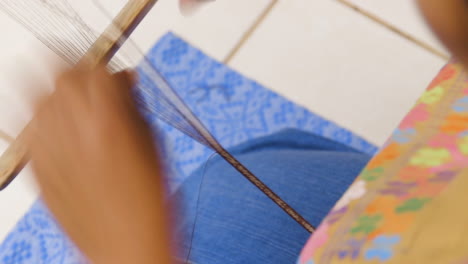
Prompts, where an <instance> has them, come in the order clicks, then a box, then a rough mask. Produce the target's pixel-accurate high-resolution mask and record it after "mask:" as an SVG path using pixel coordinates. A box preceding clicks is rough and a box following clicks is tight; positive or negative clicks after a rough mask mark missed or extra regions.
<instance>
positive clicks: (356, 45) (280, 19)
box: [0, 0, 446, 240]
mask: <svg viewBox="0 0 468 264" xmlns="http://www.w3.org/2000/svg"><path fill="white" fill-rule="evenodd" d="M102 1H103V2H104V3H105V5H108V3H110V2H109V1H110V0H102ZM112 1H114V0H112ZM119 1H120V3H124V1H125V0H119ZM273 1H274V0H236V1H229V0H217V1H216V2H214V3H212V4H210V5H208V6H206V7H205V8H204V9H203V10H201V11H200V12H198V13H197V14H195V15H194V16H192V17H190V18H186V17H182V16H180V14H179V13H178V10H177V6H176V1H175V0H161V1H160V3H158V4H157V5H156V7H155V9H154V10H153V12H152V13H151V14H150V16H149V17H148V19H146V20H145V21H144V23H143V24H142V26H141V27H140V28H139V29H138V30H137V31H136V32H135V35H134V39H135V41H136V42H137V43H138V45H139V46H141V47H142V48H143V49H144V50H147V49H149V48H150V47H151V45H152V44H153V43H154V42H155V41H156V40H157V39H158V38H159V37H160V36H161V35H162V34H164V33H165V32H167V31H168V30H172V31H174V32H176V33H177V34H179V35H180V36H182V37H183V38H185V39H186V40H188V41H189V42H190V43H192V44H194V45H195V46H197V47H199V48H201V49H202V50H203V51H205V52H206V53H208V54H209V55H210V56H213V57H214V58H216V59H218V60H225V59H226V58H228V57H229V55H233V56H232V57H230V59H229V60H228V61H227V62H228V64H229V65H231V66H232V67H234V68H235V69H237V70H239V71H241V72H242V73H243V74H245V75H247V76H250V77H252V78H254V79H256V80H258V81H260V82H261V83H263V84H265V85H266V86H268V87H270V88H272V89H273V90H275V91H277V92H279V93H281V94H283V95H284V96H286V97H288V98H290V99H292V100H294V101H295V102H297V103H299V104H302V105H304V106H306V107H307V108H309V109H311V110H312V111H314V112H316V113H318V114H321V115H323V116H325V117H327V118H329V119H331V120H333V121H335V122H337V123H339V124H341V125H343V126H345V127H347V128H350V129H352V130H354V131H356V132H357V133H359V134H361V135H363V136H364V137H366V138H368V139H369V140H371V141H372V142H375V143H377V144H381V143H382V142H383V140H384V139H385V138H386V137H387V136H388V134H389V133H390V132H391V130H392V128H393V127H394V126H395V125H396V124H397V123H398V121H399V120H400V119H401V118H402V116H403V115H404V114H405V112H406V111H407V110H408V109H409V107H410V106H411V104H412V103H413V102H414V100H415V98H416V97H417V96H418V94H419V93H420V92H421V91H422V90H423V89H424V88H425V86H426V85H427V83H428V82H429V81H430V79H431V78H432V77H433V76H434V74H435V73H436V72H437V71H438V69H439V68H440V67H442V66H443V64H444V63H445V61H444V59H442V58H441V57H440V56H437V55H435V54H433V53H430V52H428V51H427V50H424V49H422V48H421V47H419V46H417V45H415V44H413V43H412V42H409V41H408V40H406V39H404V38H402V37H401V36H399V35H397V34H395V33H393V32H391V31H389V30H388V29H386V28H385V27H383V26H381V25H379V24H376V23H375V22H374V21H371V20H370V19H368V18H367V17H365V16H363V15H362V14H360V13H358V12H356V11H354V10H352V9H350V8H348V7H346V6H345V5H343V4H342V3H340V2H338V1H337V0H314V1H310V0H278V1H275V2H273ZM349 2H350V3H352V4H356V5H357V6H358V7H360V8H362V9H364V10H367V11H370V12H372V13H373V14H375V15H376V16H378V17H379V18H381V19H383V20H385V21H386V22H388V23H390V24H392V25H394V26H396V27H398V28H399V29H400V30H402V31H404V32H407V33H409V34H411V35H412V36H413V37H415V38H417V39H420V40H422V41H423V42H424V43H425V44H427V45H430V46H433V47H435V48H436V49H437V50H440V51H441V52H446V51H445V50H444V48H443V47H442V46H441V45H440V44H439V43H438V42H437V41H436V40H435V38H434V37H433V36H432V35H431V33H430V31H429V30H428V29H427V27H426V26H425V25H424V23H423V22H422V20H421V18H420V16H419V14H418V13H417V9H416V8H415V6H414V3H413V1H408V0H395V1H385V0H372V1H371V0H349ZM112 3H113V4H114V3H115V1H114V2H112ZM272 3H273V4H275V5H274V7H273V8H272V10H271V11H270V12H269V14H268V15H267V16H266V17H265V19H264V20H263V21H262V23H260V24H259V26H258V27H257V28H256V30H255V31H253V34H252V35H251V36H250V37H249V38H248V39H247V40H246V41H245V42H244V45H242V46H241V47H240V49H239V50H238V52H236V53H235V54H232V53H231V52H232V51H233V50H235V48H236V47H237V46H238V44H239V43H240V40H241V39H242V38H243V37H244V36H245V33H246V32H248V31H249V29H250V28H251V27H252V25H253V24H254V22H255V21H257V19H258V18H259V16H260V15H261V14H263V13H264V11H265V10H267V8H268V7H269V5H270V4H272ZM0 25H1V26H2V30H3V32H2V33H3V35H4V36H7V39H4V40H3V41H2V44H0V45H1V46H0V102H1V103H0V110H1V113H2V114H1V115H0V130H3V131H5V132H7V133H9V134H10V135H13V136H14V135H16V134H17V133H18V132H19V131H20V129H21V127H22V126H23V125H24V124H25V122H26V120H28V119H29V118H30V117H31V114H30V113H31V111H30V106H31V98H33V97H34V96H33V95H34V94H37V91H38V89H37V88H36V87H37V85H36V86H35V87H33V86H31V85H28V83H32V82H33V81H32V80H31V79H34V80H36V79H37V78H39V79H41V78H40V77H38V76H41V73H43V71H41V68H43V66H42V64H40V63H38V61H39V60H38V56H37V53H38V47H40V44H39V43H38V42H37V41H36V40H34V38H33V37H32V36H30V35H29V34H28V32H26V31H25V30H23V29H22V28H21V27H20V26H18V25H17V24H16V23H14V22H13V21H11V20H10V19H9V18H8V17H6V16H5V15H3V14H1V13H0ZM40 50H41V53H43V50H44V48H40ZM31 76H34V77H31ZM5 147H6V143H5V142H1V143H0V148H1V149H0V150H3V149H4V148H5ZM31 179H32V177H31V172H30V171H29V170H25V171H24V172H23V173H21V175H20V177H19V178H18V179H17V180H16V181H15V182H14V183H13V184H12V185H11V186H10V187H9V188H8V189H7V190H6V191H4V192H0V212H1V215H0V240H2V239H3V238H4V237H5V235H6V234H7V233H8V230H10V229H11V228H12V227H13V225H14V223H15V222H16V221H17V220H18V219H19V218H20V217H21V216H22V215H23V214H24V212H25V211H26V210H27V208H28V207H29V206H30V205H31V203H32V202H33V200H34V199H35V198H36V197H37V191H36V190H35V188H34V187H33V184H32V180H31Z"/></svg>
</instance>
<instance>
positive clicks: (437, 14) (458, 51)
mask: <svg viewBox="0 0 468 264" xmlns="http://www.w3.org/2000/svg"><path fill="white" fill-rule="evenodd" d="M418 2H419V6H420V7H421V11H422V13H423V14H424V16H425V18H426V19H427V21H428V23H429V25H431V27H432V29H433V30H434V32H435V33H436V34H437V36H438V37H439V39H440V40H441V41H442V43H444V44H445V46H446V47H447V48H448V49H449V50H450V51H451V52H452V54H453V56H455V58H457V59H459V60H460V61H462V62H463V63H464V64H465V66H467V67H468V45H467V43H468V1H466V0H444V1H441V0H418Z"/></svg>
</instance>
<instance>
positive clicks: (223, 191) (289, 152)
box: [173, 130, 370, 264]
mask: <svg viewBox="0 0 468 264" xmlns="http://www.w3.org/2000/svg"><path fill="white" fill-rule="evenodd" d="M230 151H231V153H233V154H234V155H235V156H236V157H237V158H238V159H239V160H240V161H241V162H243V163H244V164H245V165H246V167H248V168H249V169H250V170H251V171H252V172H253V173H254V174H255V175H257V176H258V177H259V178H260V179H261V180H262V181H264V182H265V183H266V184H267V185H268V186H269V187H270V188H272V189H273V190H274V191H275V192H276V193H277V194H279V195H280V196H281V197H282V198H283V199H284V200H285V201H286V202H288V203H289V204H290V205H291V206H292V207H293V208H294V209H296V210H297V211H298V212H299V213H300V214H302V215H303V216H304V217H305V218H306V219H307V220H308V221H309V222H310V223H311V224H313V225H314V226H317V225H318V224H319V223H320V221H321V220H322V219H323V218H324V217H325V216H326V214H327V213H328V212H329V210H330V209H331V208H332V207H333V205H334V204H335V202H336V201H337V200H338V199H339V198H340V197H341V195H342V194H343V193H344V192H345V190H346V189H347V188H348V186H349V185H350V184H351V183H352V182H353V180H354V178H355V177H356V176H357V175H358V174H359V172H360V171H361V170H362V169H363V168H364V166H365V165H366V163H367V162H368V160H369V158H370V156H369V155H367V154H364V153H361V152H359V151H356V150H354V149H352V148H349V147H347V146H345V145H342V144H340V143H336V142H333V141H330V140H328V139H324V138H322V137H319V136H315V135H312V134H309V133H305V132H300V131H298V130H287V131H282V132H280V133H277V134H274V135H271V136H268V137H264V138H260V139H257V140H253V141H250V142H247V143H244V144H241V145H239V146H237V147H235V148H232V149H231V150H230ZM200 186H201V187H200ZM173 198H174V199H177V200H178V201H180V202H181V207H180V208H181V210H180V211H181V214H179V215H178V217H179V221H178V224H177V225H176V227H175V228H176V231H177V232H176V234H177V235H178V237H182V238H183V239H182V243H181V245H182V246H181V248H182V251H181V252H183V253H181V254H180V256H179V257H180V258H183V259H185V258H187V256H188V253H189V252H190V255H189V257H188V259H189V262H191V263H203V264H210V263H225V264H229V263H259V262H265V261H268V263H294V262H295V260H296V259H297V257H298V255H299V253H300V250H301V249H302V247H303V245H304V244H305V242H306V240H307V239H308V238H309V236H310V234H309V233H308V232H307V231H306V230H305V229H303V228H302V227H301V226H300V225H299V224H297V223H296V222H295V221H294V220H293V219H291V218H290V217H289V216H288V215H287V214H286V213H284V212H283V211H282V210H281V209H280V208H279V207H278V206H276V205H275V204H274V203H273V202H272V201H271V200H270V199H269V198H267V197H266V196H265V195H264V194H263V193H261V192H260V191H259V190H258V189H257V188H256V187H255V186H253V185H252V184H251V183H250V182H249V181H247V180H246V179H245V178H244V177H243V176H242V175H241V174H239V173H238V172H237V171H235V169H233V168H232V167H231V166H230V165H229V164H228V163H227V162H225V161H223V160H222V159H221V158H220V157H217V156H216V157H214V158H212V159H211V160H209V161H208V162H207V164H206V165H205V166H202V167H201V168H199V169H198V170H197V171H196V172H195V173H194V174H193V175H192V176H191V177H189V179H188V180H187V181H186V182H185V183H184V184H183V185H182V186H181V188H180V189H179V190H178V192H176V194H174V197H173ZM194 223H196V224H195V229H194ZM192 231H193V232H192Z"/></svg>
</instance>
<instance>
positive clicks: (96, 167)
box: [30, 68, 171, 264]
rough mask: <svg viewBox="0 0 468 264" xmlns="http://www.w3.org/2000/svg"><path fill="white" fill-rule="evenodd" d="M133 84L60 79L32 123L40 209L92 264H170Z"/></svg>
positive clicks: (80, 75)
mask: <svg viewBox="0 0 468 264" xmlns="http://www.w3.org/2000/svg"><path fill="white" fill-rule="evenodd" d="M131 79H132V78H131V77H130V75H129V74H128V73H121V74H117V75H114V76H111V75H110V74H109V73H107V71H106V70H105V69H104V68H100V69H97V70H95V71H80V70H77V69H74V70H71V71H69V72H66V73H64V74H62V75H61V76H60V77H59V78H58V79H57V81H56V90H55V92H54V93H53V94H52V95H51V96H50V97H48V98H46V100H45V101H44V102H43V103H41V104H40V106H39V107H38V110H37V115H36V117H35V119H34V120H33V122H32V130H33V133H32V136H33V140H32V141H33V142H32V144H31V148H30V154H31V158H32V164H33V168H34V171H35V173H36V178H37V182H38V184H39V186H40V188H41V190H42V195H43V199H44V201H45V203H46V204H47V206H48V207H49V209H50V211H51V212H52V214H53V215H54V216H55V217H56V219H57V220H58V222H59V224H60V225H61V227H62V228H63V229H64V231H65V232H66V233H67V234H68V235H69V237H70V238H71V239H72V241H73V242H74V243H75V244H76V245H77V246H78V248H80V249H81V250H82V252H83V253H84V254H85V255H86V256H87V257H88V258H89V259H90V260H91V261H92V262H93V263H112V264H116V263H170V255H171V254H170V253H171V252H170V249H169V246H168V244H169V230H168V225H167V223H166V217H165V215H166V214H167V208H164V205H163V202H164V201H163V192H164V191H163V187H162V179H161V169H160V166H159V163H158V156H157V152H156V151H155V149H154V147H153V146H154V145H153V140H152V136H151V132H150V130H149V128H148V126H147V124H146V123H145V122H144V120H143V119H142V117H141V116H140V115H139V113H138V111H137V109H136V107H135V105H134V102H133V101H132V97H131V86H132V80H131Z"/></svg>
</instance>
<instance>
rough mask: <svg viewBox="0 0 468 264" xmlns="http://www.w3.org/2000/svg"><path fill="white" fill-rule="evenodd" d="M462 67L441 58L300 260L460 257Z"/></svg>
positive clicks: (466, 218)
mask: <svg viewBox="0 0 468 264" xmlns="http://www.w3.org/2000/svg"><path fill="white" fill-rule="evenodd" d="M466 202H468V74H467V73H466V72H465V71H464V70H463V68H462V66H461V65H459V64H457V63H456V62H453V63H451V64H448V65H447V66H446V67H445V68H444V69H443V70H442V71H441V72H440V74H439V75H438V76H437V77H436V78H435V80H434V81H433V82H432V83H431V85H430V86H429V88H428V89H427V90H426V91H425V92H424V94H423V95H422V96H421V98H420V99H419V100H418V102H417V103H416V105H415V106H414V108H413V109H412V110H411V111H410V113H409V114H408V115H407V116H406V118H405V119H404V120H403V121H402V122H401V124H400V126H399V128H398V129H396V131H395V133H394V134H393V135H392V137H391V138H390V139H389V140H388V142H387V143H386V144H385V146H384V147H383V148H382V149H381V151H380V152H379V153H378V154H377V155H376V156H375V157H374V158H373V159H372V160H371V162H370V163H369V164H368V165H367V167H366V168H365V169H364V171H363V172H362V173H361V174H360V176H359V177H358V178H357V179H356V181H355V183H354V184H353V185H352V187H351V188H350V189H349V190H348V192H347V193H346V194H345V195H344V196H343V198H342V199H341V200H340V201H339V202H338V203H337V204H336V206H335V208H334V209H333V210H332V211H331V212H330V214H329V215H328V216H327V217H326V218H325V220H324V221H323V222H322V223H321V225H320V226H319V228H318V230H317V232H316V233H315V234H314V235H313V236H312V237H311V238H310V240H309V242H308V243H307V245H306V247H305V248H304V249H303V252H302V255H301V257H300V259H299V261H298V262H299V263H300V264H321V263H400V264H401V263H405V264H406V263H410V264H419V263H443V264H461V263H468V208H467V209H466V210H465V209H464V208H463V203H466Z"/></svg>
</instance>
